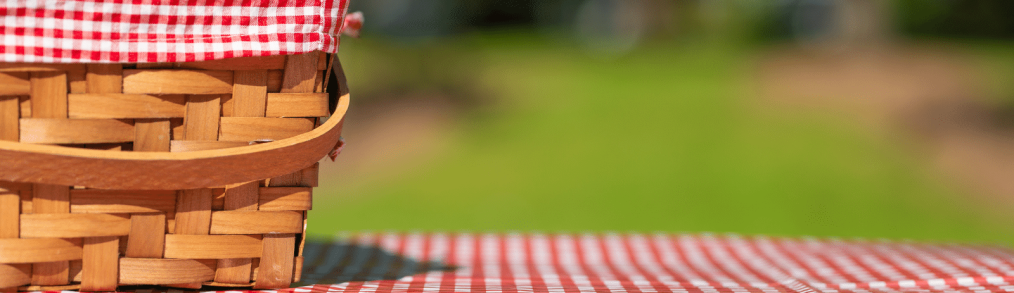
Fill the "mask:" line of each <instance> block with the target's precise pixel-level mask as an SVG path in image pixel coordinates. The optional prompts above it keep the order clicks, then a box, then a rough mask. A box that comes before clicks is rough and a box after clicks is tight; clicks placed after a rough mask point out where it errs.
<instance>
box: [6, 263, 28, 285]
mask: <svg viewBox="0 0 1014 293" xmlns="http://www.w3.org/2000/svg"><path fill="white" fill-rule="evenodd" d="M31 282H32V265H30V264H0V288H10V287H17V286H21V285H27V284H29V283H31ZM14 291H17V290H14Z"/></svg>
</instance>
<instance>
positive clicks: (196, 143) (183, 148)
mask: <svg viewBox="0 0 1014 293" xmlns="http://www.w3.org/2000/svg"><path fill="white" fill-rule="evenodd" d="M248 145H250V143H249V142H246V141H209V140H173V141H171V142H170V143H169V150H170V151H172V152H174V153H179V152H195V151H204V150H217V149H227V148H234V147H241V146H248Z"/></svg>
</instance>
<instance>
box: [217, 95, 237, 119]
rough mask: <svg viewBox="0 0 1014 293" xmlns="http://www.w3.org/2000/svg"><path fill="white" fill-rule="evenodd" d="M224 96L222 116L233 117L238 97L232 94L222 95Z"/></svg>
mask: <svg viewBox="0 0 1014 293" xmlns="http://www.w3.org/2000/svg"><path fill="white" fill-rule="evenodd" d="M220 96H221V97H222V117H232V116H233V115H232V110H234V109H235V108H236V106H235V101H236V99H233V98H232V95H220Z"/></svg>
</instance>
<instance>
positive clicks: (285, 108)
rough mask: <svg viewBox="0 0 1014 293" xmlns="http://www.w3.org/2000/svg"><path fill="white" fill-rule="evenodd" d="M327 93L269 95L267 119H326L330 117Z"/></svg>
mask: <svg viewBox="0 0 1014 293" xmlns="http://www.w3.org/2000/svg"><path fill="white" fill-rule="evenodd" d="M329 111H330V109H329V106H328V96H327V94H326V93H308V94H282V93H278V94H268V102H267V109H266V112H265V116H267V117H324V116H327V115H330V113H329Z"/></svg>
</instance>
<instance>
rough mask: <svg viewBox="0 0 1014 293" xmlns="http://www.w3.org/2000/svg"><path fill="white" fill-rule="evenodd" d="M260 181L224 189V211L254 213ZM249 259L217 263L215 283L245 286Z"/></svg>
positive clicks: (232, 259)
mask: <svg viewBox="0 0 1014 293" xmlns="http://www.w3.org/2000/svg"><path fill="white" fill-rule="evenodd" d="M259 186H260V181H251V182H247V183H241V184H234V185H231V186H227V187H226V188H225V202H224V205H223V208H224V209H226V210H245V211H256V210H257V202H258V198H259V195H258V193H259V188H260V187H259ZM250 264H251V259H249V258H227V259H220V260H219V261H218V271H217V272H216V273H215V282H220V283H231V284H246V283H250V269H251V268H250Z"/></svg>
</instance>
